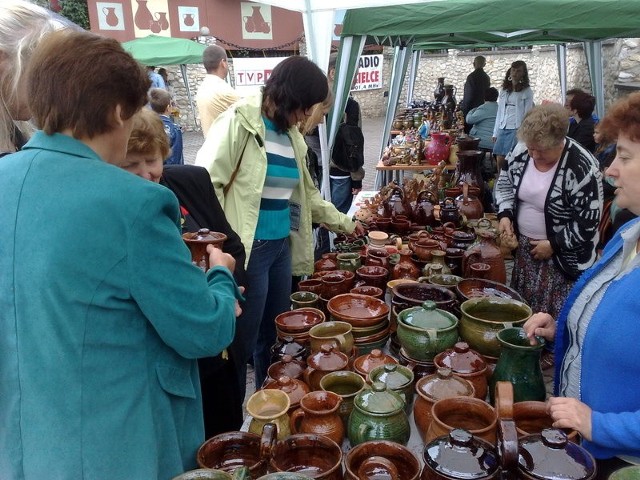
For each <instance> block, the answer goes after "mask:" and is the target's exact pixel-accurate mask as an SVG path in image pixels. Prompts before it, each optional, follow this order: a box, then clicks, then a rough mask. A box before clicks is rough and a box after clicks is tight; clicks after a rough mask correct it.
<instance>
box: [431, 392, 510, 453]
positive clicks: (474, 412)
mask: <svg viewBox="0 0 640 480" xmlns="http://www.w3.org/2000/svg"><path fill="white" fill-rule="evenodd" d="M431 414H432V415H433V419H432V421H431V424H430V425H429V428H428V429H427V433H426V435H425V437H426V441H427V442H430V441H432V440H433V439H434V438H437V437H440V436H442V435H447V434H448V433H449V432H451V431H452V430H455V429H456V428H461V429H464V430H467V431H469V433H471V434H472V435H475V436H476V437H479V438H482V439H483V440H486V441H487V442H489V443H491V444H492V445H495V442H496V425H497V423H498V416H497V414H496V411H495V410H494V408H493V407H492V406H491V405H489V404H488V403H486V402H485V401H484V400H480V399H479V398H475V397H450V398H443V399H442V400H438V401H437V402H436V403H434V404H433V407H432V409H431Z"/></svg>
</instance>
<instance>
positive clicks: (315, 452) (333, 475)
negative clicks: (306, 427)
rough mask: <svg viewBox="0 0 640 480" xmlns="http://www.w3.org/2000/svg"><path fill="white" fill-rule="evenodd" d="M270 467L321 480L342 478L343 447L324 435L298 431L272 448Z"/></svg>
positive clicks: (277, 470) (340, 479) (338, 479)
mask: <svg viewBox="0 0 640 480" xmlns="http://www.w3.org/2000/svg"><path fill="white" fill-rule="evenodd" d="M270 465H271V469H272V470H274V471H276V472H294V473H298V474H302V475H307V476H309V477H312V478H315V479H319V480H342V450H341V448H340V446H339V445H338V444H337V443H336V442H334V441H333V440H331V439H329V438H327V437H325V436H324V435H316V434H309V433H298V434H295V435H290V436H289V437H287V438H285V439H283V440H279V441H278V442H277V443H276V444H275V445H274V446H273V447H272V448H271V460H270Z"/></svg>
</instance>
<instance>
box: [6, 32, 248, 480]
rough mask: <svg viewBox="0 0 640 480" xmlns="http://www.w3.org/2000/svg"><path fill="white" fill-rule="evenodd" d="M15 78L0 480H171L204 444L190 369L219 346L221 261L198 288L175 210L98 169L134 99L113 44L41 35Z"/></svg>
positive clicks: (169, 199) (225, 261)
mask: <svg viewBox="0 0 640 480" xmlns="http://www.w3.org/2000/svg"><path fill="white" fill-rule="evenodd" d="M26 75H27V78H28V91H27V93H28V98H29V108H30V110H31V113H32V115H33V119H34V121H35V123H36V125H37V126H38V127H39V128H42V129H43V131H40V132H37V133H36V134H35V135H34V136H33V138H32V139H31V140H30V141H29V142H28V143H27V144H26V145H25V147H24V149H23V150H22V151H21V152H18V153H14V154H11V155H8V156H6V157H4V158H3V159H2V161H0V191H2V199H3V208H2V209H0V385H2V394H0V425H1V426H2V427H1V428H0V445H1V447H0V472H1V473H0V477H2V478H11V479H36V478H38V479H39V478H55V479H70V480H72V479H73V480H77V479H80V478H83V479H106V478H109V479H127V480H128V479H134V478H135V479H170V478H172V477H174V476H175V475H177V474H179V473H181V472H183V471H185V470H188V469H191V468H193V467H195V454H196V451H197V448H198V446H199V445H200V444H201V443H202V441H203V439H204V432H203V424H202V407H201V399H200V385H199V381H198V370H197V363H196V358H198V357H203V356H212V355H216V354H217V353H219V352H220V351H221V350H222V349H223V348H225V347H226V346H227V344H228V343H229V342H230V341H231V339H232V337H233V334H234V323H235V313H236V311H235V309H236V302H235V298H234V297H235V294H236V288H237V287H236V285H235V282H234V280H233V277H232V275H231V272H230V271H229V268H233V260H232V258H231V257H230V256H228V255H227V254H224V253H222V252H221V251H219V250H214V251H213V252H212V253H211V254H210V260H211V261H212V264H213V265H217V266H215V267H213V268H212V269H210V270H209V271H208V272H207V273H206V276H205V274H203V273H202V272H201V271H200V270H199V269H198V268H197V267H196V266H194V265H192V264H191V261H190V254H189V251H188V249H187V247H186V246H185V245H184V242H183V241H182V238H181V236H180V231H179V227H178V221H179V218H180V214H179V210H178V203H177V200H176V198H175V196H174V195H173V194H172V193H171V192H170V191H169V190H168V189H166V188H164V187H162V186H159V185H156V184H153V183H152V182H148V181H145V180H143V179H141V178H138V177H136V176H134V175H131V174H130V173H128V172H125V171H124V170H121V169H119V168H117V167H115V166H113V165H109V164H108V163H107V162H110V161H111V162H112V161H113V160H114V159H115V158H120V157H122V156H124V155H125V152H126V148H127V140H128V137H129V134H130V132H131V126H132V119H131V117H132V116H133V114H134V113H135V112H136V111H137V110H139V109H140V108H141V107H142V106H143V104H144V103H145V102H146V92H147V90H148V87H149V81H148V79H147V78H146V75H145V74H144V72H142V71H141V69H140V67H139V65H138V64H137V62H135V60H133V59H132V58H131V57H130V56H129V55H128V54H127V53H126V52H125V51H124V50H123V49H122V47H121V46H120V44H119V43H118V42H117V41H116V40H112V39H106V38H104V37H100V36H98V35H94V34H91V33H88V32H84V31H80V32H56V33H53V34H51V35H50V36H48V37H46V39H45V40H44V41H43V42H42V43H41V44H40V46H39V47H38V48H37V49H36V51H35V52H34V55H33V57H32V59H31V63H30V65H29V69H28V71H27V73H26ZM105 79H109V80H108V81H105Z"/></svg>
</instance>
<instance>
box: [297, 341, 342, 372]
mask: <svg viewBox="0 0 640 480" xmlns="http://www.w3.org/2000/svg"><path fill="white" fill-rule="evenodd" d="M348 363H349V357H347V356H346V355H345V354H344V353H342V352H339V351H338V350H336V349H335V348H334V347H333V346H331V345H327V344H324V345H322V346H321V347H320V351H319V352H315V353H313V354H311V355H309V357H308V358H307V365H309V366H310V367H311V368H315V369H316V370H322V371H323V372H334V371H336V370H342V369H344V368H345V367H346V366H347V364H348Z"/></svg>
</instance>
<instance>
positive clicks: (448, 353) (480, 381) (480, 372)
mask: <svg viewBox="0 0 640 480" xmlns="http://www.w3.org/2000/svg"><path fill="white" fill-rule="evenodd" d="M433 363H435V365H436V366H437V367H445V368H450V369H451V371H452V372H453V373H455V374H456V375H458V376H459V377H461V378H464V379H465V380H468V381H469V382H471V384H472V385H473V388H474V390H475V396H476V398H480V399H482V400H484V399H485V398H486V396H487V362H486V361H485V359H484V358H483V356H482V355H480V354H479V353H478V352H476V351H475V350H471V348H469V344H468V343H467V342H457V343H456V344H455V345H454V346H453V348H449V349H447V350H445V351H444V352H440V353H439V354H438V355H436V356H435V357H434V359H433Z"/></svg>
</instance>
